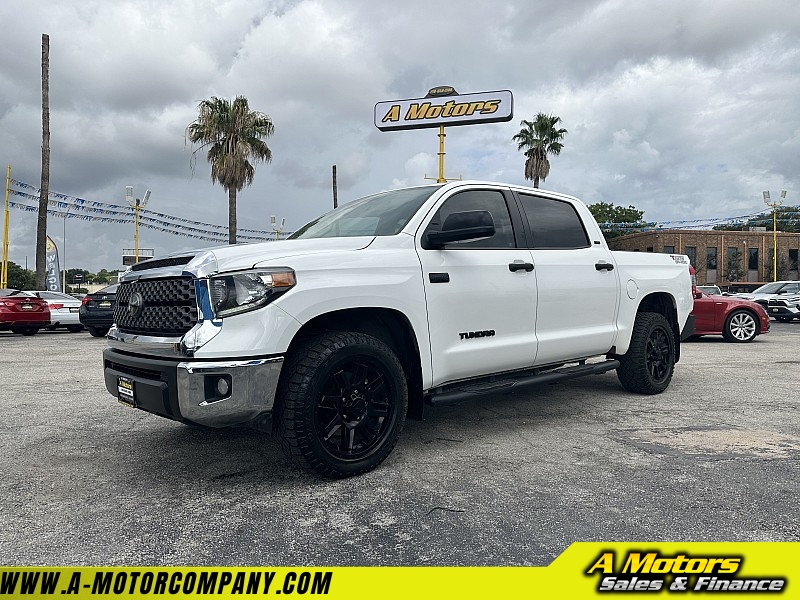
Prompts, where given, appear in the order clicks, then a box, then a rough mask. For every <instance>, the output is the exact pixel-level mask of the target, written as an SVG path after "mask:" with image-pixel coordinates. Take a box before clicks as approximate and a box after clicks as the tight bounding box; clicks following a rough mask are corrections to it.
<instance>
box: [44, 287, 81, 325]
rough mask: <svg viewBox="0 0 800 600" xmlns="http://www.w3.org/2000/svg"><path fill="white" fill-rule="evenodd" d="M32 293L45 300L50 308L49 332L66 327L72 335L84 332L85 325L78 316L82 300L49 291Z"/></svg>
mask: <svg viewBox="0 0 800 600" xmlns="http://www.w3.org/2000/svg"><path fill="white" fill-rule="evenodd" d="M31 293H32V294H35V295H36V296H38V297H39V298H42V299H44V300H45V301H46V302H47V304H48V305H49V307H50V325H49V326H48V327H47V329H48V330H50V331H55V330H56V329H57V328H59V327H65V328H66V329H67V331H71V332H72V333H77V332H79V331H83V325H81V320H80V317H79V314H78V311H79V310H80V307H81V301H80V300H78V299H77V298H74V297H72V296H70V295H69V294H62V293H61V292H51V291H49V290H42V291H39V292H31Z"/></svg>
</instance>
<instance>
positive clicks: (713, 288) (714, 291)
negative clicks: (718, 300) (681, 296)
mask: <svg viewBox="0 0 800 600" xmlns="http://www.w3.org/2000/svg"><path fill="white" fill-rule="evenodd" d="M697 289H698V290H700V291H701V292H703V293H704V294H707V295H709V296H722V290H721V289H720V288H719V286H718V285H698V286H697Z"/></svg>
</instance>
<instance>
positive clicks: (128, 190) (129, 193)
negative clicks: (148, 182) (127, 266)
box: [125, 185, 150, 263]
mask: <svg viewBox="0 0 800 600" xmlns="http://www.w3.org/2000/svg"><path fill="white" fill-rule="evenodd" d="M125 199H126V200H127V201H128V206H130V207H131V208H132V209H133V223H134V233H133V243H134V260H135V261H136V262H137V263H138V262H139V209H140V208H144V207H145V206H147V201H148V200H149V199H150V190H147V191H145V193H144V198H142V199H139V198H136V202H134V200H133V186H132V185H126V186H125Z"/></svg>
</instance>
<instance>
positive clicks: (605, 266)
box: [594, 262, 614, 271]
mask: <svg viewBox="0 0 800 600" xmlns="http://www.w3.org/2000/svg"><path fill="white" fill-rule="evenodd" d="M594 268H595V269H597V270H598V271H613V270H614V265H612V264H611V263H607V262H598V263H594Z"/></svg>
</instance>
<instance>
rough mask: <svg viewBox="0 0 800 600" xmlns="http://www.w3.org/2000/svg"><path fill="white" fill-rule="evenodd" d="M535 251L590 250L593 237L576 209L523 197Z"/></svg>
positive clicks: (559, 203)
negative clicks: (560, 249) (584, 226)
mask: <svg viewBox="0 0 800 600" xmlns="http://www.w3.org/2000/svg"><path fill="white" fill-rule="evenodd" d="M520 200H521V201H522V210H523V212H524V213H525V218H527V219H528V225H529V226H530V229H531V233H532V235H533V247H534V248H550V249H553V248H587V247H588V246H589V245H590V244H589V236H588V235H586V230H585V229H584V228H583V222H582V221H581V218H580V217H579V216H578V213H577V212H576V211H575V207H574V206H572V204H570V203H569V202H565V201H563V200H554V199H552V198H542V197H540V196H531V195H530V194H520Z"/></svg>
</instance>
